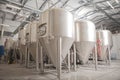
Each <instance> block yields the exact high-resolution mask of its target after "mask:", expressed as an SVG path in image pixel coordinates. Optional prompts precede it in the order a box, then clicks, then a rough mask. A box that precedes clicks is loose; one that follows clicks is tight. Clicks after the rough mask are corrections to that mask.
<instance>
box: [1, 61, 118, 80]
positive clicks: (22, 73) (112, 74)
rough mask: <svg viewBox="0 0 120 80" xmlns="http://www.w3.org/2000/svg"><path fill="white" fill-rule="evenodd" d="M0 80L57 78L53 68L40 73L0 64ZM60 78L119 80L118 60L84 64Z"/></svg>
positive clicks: (15, 65)
mask: <svg viewBox="0 0 120 80" xmlns="http://www.w3.org/2000/svg"><path fill="white" fill-rule="evenodd" d="M0 80H57V75H56V72H55V70H46V71H45V73H44V74H40V73H39V72H37V71H36V70H35V69H26V68H24V67H23V66H22V65H19V64H10V65H8V64H0ZM61 80H120V60H116V61H112V64H111V66H108V65H99V66H98V70H97V71H96V70H95V69H94V65H91V64H89V65H84V66H80V67H79V68H77V71H76V72H74V71H71V72H70V73H67V72H65V71H63V73H62V79H61Z"/></svg>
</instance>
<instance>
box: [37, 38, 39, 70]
mask: <svg viewBox="0 0 120 80" xmlns="http://www.w3.org/2000/svg"><path fill="white" fill-rule="evenodd" d="M38 43H39V42H38V40H37V42H36V70H37V71H39V57H38V56H39V55H38V54H39V52H38V51H39V50H38V47H39V45H38Z"/></svg>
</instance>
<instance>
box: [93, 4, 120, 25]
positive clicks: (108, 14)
mask: <svg viewBox="0 0 120 80" xmlns="http://www.w3.org/2000/svg"><path fill="white" fill-rule="evenodd" d="M95 7H96V8H97V9H98V10H100V11H101V12H102V13H104V14H105V15H106V16H107V17H108V18H109V19H111V20H113V21H114V22H115V23H116V24H118V25H119V26H120V23H119V22H118V21H117V20H115V19H114V18H113V17H111V16H110V15H109V14H108V13H107V12H106V11H104V10H103V9H101V8H100V7H99V6H98V5H95Z"/></svg>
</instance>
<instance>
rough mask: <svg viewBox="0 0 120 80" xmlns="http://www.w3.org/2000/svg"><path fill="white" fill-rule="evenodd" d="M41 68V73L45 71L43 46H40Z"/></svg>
mask: <svg viewBox="0 0 120 80" xmlns="http://www.w3.org/2000/svg"><path fill="white" fill-rule="evenodd" d="M40 68H41V73H44V63H43V48H42V46H40Z"/></svg>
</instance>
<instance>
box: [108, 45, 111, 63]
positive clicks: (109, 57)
mask: <svg viewBox="0 0 120 80" xmlns="http://www.w3.org/2000/svg"><path fill="white" fill-rule="evenodd" d="M108 59H109V65H111V52H110V47H109V46H108Z"/></svg>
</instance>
